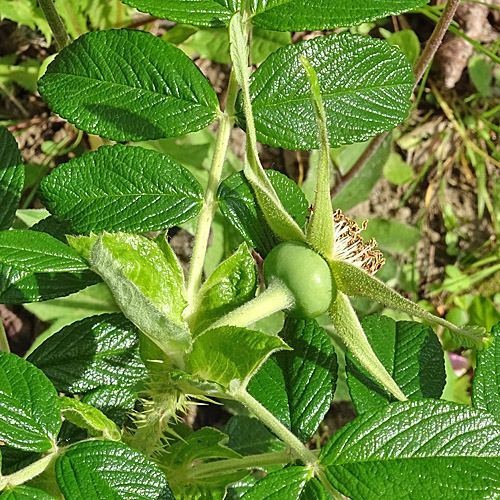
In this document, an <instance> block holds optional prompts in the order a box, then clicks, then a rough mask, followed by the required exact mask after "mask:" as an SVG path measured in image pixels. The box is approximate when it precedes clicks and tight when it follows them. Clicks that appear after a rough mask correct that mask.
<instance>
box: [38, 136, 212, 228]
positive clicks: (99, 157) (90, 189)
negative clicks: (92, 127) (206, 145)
mask: <svg viewBox="0 0 500 500" xmlns="http://www.w3.org/2000/svg"><path fill="white" fill-rule="evenodd" d="M41 191H42V200H43V203H44V204H45V206H46V207H47V208H48V209H49V210H50V211H51V212H52V213H53V214H54V215H55V217H56V219H58V220H61V221H63V222H65V223H67V224H68V225H69V227H70V228H71V231H72V232H73V233H83V234H88V233H89V232H91V231H93V232H95V233H100V232H103V231H109V232H114V231H130V232H139V233H142V232H146V231H157V230H162V229H166V228H168V227H172V226H175V225H178V224H181V223H182V222H185V221H187V220H189V219H191V218H193V217H195V216H196V215H198V212H199V211H200V208H201V204H202V201H203V191H202V188H201V186H200V185H199V183H198V182H197V181H196V179H194V177H193V176H192V175H191V174H190V173H189V172H188V171H187V170H186V169H185V168H184V167H182V166H181V165H180V164H178V163H177V162H175V161H174V160H172V159H171V158H169V157H168V156H165V155H161V154H160V153H157V152H155V151H150V150H146V149H143V148H139V147H130V146H122V145H121V144H117V145H115V146H103V147H101V148H99V149H98V150H97V151H94V152H91V153H87V154H84V155H83V156H81V157H79V158H75V159H73V160H71V161H69V162H68V163H65V164H64V165H60V166H59V167H58V168H56V169H54V170H53V171H52V173H51V175H49V176H48V177H46V178H45V179H44V181H43V182H42V185H41Z"/></svg>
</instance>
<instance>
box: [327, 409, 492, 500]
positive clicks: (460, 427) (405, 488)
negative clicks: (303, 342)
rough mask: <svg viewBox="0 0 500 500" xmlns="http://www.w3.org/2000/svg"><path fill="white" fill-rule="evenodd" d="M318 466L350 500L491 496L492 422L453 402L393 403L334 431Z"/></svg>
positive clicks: (434, 499) (443, 498)
mask: <svg viewBox="0 0 500 500" xmlns="http://www.w3.org/2000/svg"><path fill="white" fill-rule="evenodd" d="M320 463H321V465H322V466H323V467H325V469H326V475H327V476H328V479H329V480H330V482H331V483H332V485H333V487H334V488H336V489H338V490H339V491H340V492H341V493H343V494H344V495H346V496H348V497H351V498H356V500H380V499H381V498H384V499H385V498H425V499H426V500H427V499H428V500H455V499H456V498H471V499H472V498H477V499H479V498H495V497H496V496H498V495H499V493H500V480H499V476H498V468H499V466H500V424H499V423H498V422H497V421H496V420H495V419H494V418H493V417H492V416H491V415H489V414H488V413H485V412H482V411H478V410H473V409H471V408H469V407H468V406H465V405H458V404H455V403H448V402H444V401H434V400H425V401H407V402H404V403H393V404H391V405H389V406H386V407H384V408H382V409H380V410H378V411H374V412H373V411H372V412H367V413H364V414H363V415H361V416H360V417H358V418H357V419H356V420H354V421H353V422H351V423H349V424H347V425H346V426H345V427H343V428H342V429H341V430H340V431H337V433H336V434H335V435H334V437H333V438H332V439H330V441H329V442H328V443H327V445H326V446H325V447H324V448H323V449H322V451H321V454H320Z"/></svg>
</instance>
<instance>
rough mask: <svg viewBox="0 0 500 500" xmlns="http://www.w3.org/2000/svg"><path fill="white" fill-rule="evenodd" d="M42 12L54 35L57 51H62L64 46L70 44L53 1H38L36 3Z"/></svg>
mask: <svg viewBox="0 0 500 500" xmlns="http://www.w3.org/2000/svg"><path fill="white" fill-rule="evenodd" d="M38 3H39V4H40V7H41V9H42V11H43V15H44V16H45V19H47V22H48V23H49V26H50V29H51V30H52V33H53V34H54V40H55V42H56V48H57V50H58V51H59V50H61V49H64V47H66V45H69V44H70V43H71V40H70V38H69V35H68V32H67V31H66V28H65V27H64V24H63V22H62V19H61V16H59V14H58V13H57V10H56V7H55V5H54V1H53V0H39V2H38Z"/></svg>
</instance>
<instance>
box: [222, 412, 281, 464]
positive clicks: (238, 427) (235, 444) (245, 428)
mask: <svg viewBox="0 0 500 500" xmlns="http://www.w3.org/2000/svg"><path fill="white" fill-rule="evenodd" d="M222 432H224V433H225V434H227V435H228V436H229V441H228V443H227V446H228V447H229V448H231V449H232V450H234V451H236V452H237V453H239V454H240V455H243V456H246V455H258V454H259V453H271V452H273V451H279V450H283V449H285V443H283V441H280V440H279V439H278V438H277V437H276V436H275V435H274V434H272V433H271V432H270V431H269V430H268V429H267V427H266V426H265V425H264V424H263V423H262V422H261V421H260V420H257V419H256V418H252V417H247V416H245V415H236V416H234V417H231V419H230V420H229V421H228V422H227V423H226V425H224V427H223V428H222ZM250 437H251V439H250Z"/></svg>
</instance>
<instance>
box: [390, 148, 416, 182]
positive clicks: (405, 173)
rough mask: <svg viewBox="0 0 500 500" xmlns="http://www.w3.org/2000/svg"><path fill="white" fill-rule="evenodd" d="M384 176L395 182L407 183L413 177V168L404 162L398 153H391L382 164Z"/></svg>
mask: <svg viewBox="0 0 500 500" xmlns="http://www.w3.org/2000/svg"><path fill="white" fill-rule="evenodd" d="M384 175H385V178H386V179H387V180H388V181H389V182H392V183H393V184H396V185H397V186H399V185H402V184H409V183H410V182H411V181H412V179H413V169H412V168H411V166H410V165H409V164H408V163H406V162H405V161H404V160H403V159H402V158H401V155H399V154H398V153H391V154H390V155H389V159H388V160H387V162H386V164H385V165H384Z"/></svg>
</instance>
